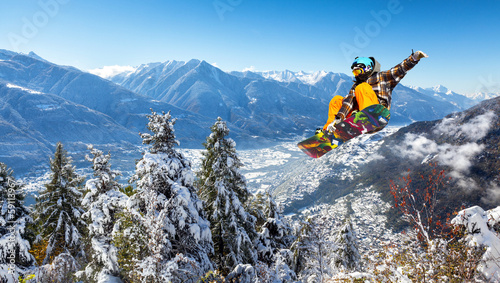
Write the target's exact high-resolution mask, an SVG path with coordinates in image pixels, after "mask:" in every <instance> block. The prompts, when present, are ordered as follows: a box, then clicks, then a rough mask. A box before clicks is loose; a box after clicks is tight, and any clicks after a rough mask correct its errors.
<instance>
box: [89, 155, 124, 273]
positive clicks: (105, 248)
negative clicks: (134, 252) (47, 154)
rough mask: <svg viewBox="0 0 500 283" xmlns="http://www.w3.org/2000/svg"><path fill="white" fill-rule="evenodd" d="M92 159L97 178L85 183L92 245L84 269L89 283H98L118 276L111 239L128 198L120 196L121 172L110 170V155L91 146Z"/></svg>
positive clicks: (90, 158)
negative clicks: (92, 282)
mask: <svg viewBox="0 0 500 283" xmlns="http://www.w3.org/2000/svg"><path fill="white" fill-rule="evenodd" d="M89 150H90V151H91V154H92V155H93V157H89V156H86V159H87V160H88V161H90V162H92V169H93V170H94V178H93V179H90V180H88V181H87V182H86V185H85V189H86V191H87V193H86V194H85V197H84V198H83V201H82V205H83V206H84V207H85V210H86V212H85V213H84V214H83V218H84V219H88V221H89V225H88V237H87V238H88V242H90V243H89V244H90V253H89V255H88V256H89V257H90V262H89V263H88V264H87V266H86V268H85V275H86V277H87V278H88V279H90V280H92V281H96V280H97V279H98V278H99V276H101V277H103V276H104V275H114V276H116V275H119V268H118V262H117V250H116V247H115V246H114V245H113V243H112V240H113V238H112V235H113V234H114V233H115V232H116V228H117V227H115V222H116V219H117V214H118V213H119V212H120V211H121V208H122V207H124V206H125V204H126V201H127V199H128V197H127V196H126V195H125V194H123V193H122V192H120V184H119V183H118V181H117V180H116V178H117V177H118V176H119V175H120V173H119V172H118V171H114V170H111V167H110V164H109V159H110V158H111V155H110V154H107V155H104V154H103V152H102V151H100V150H97V149H94V148H93V147H92V146H89Z"/></svg>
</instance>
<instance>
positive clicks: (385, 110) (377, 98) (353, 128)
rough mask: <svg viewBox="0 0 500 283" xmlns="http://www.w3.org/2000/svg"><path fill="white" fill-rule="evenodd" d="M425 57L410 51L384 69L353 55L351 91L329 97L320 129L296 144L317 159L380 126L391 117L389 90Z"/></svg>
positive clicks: (373, 59) (420, 52) (370, 60)
mask: <svg viewBox="0 0 500 283" xmlns="http://www.w3.org/2000/svg"><path fill="white" fill-rule="evenodd" d="M424 57H428V56H427V54H425V53H424V52H422V51H417V52H412V54H411V55H410V56H409V57H408V58H406V59H405V60H403V62H401V63H400V64H398V65H397V66H395V67H394V68H392V69H390V70H388V71H384V72H381V71H380V64H379V63H378V62H377V60H375V58H373V57H356V58H355V59H354V62H353V63H352V65H351V69H352V73H353V74H354V77H355V81H354V84H353V86H352V87H351V90H350V91H349V93H348V94H347V96H346V97H342V96H340V95H337V96H335V97H333V98H332V100H331V101H330V105H329V110H328V121H327V122H326V124H325V125H324V126H323V129H317V130H316V133H315V135H314V136H312V137H310V138H307V139H305V140H303V141H301V142H299V143H298V144H297V146H298V147H299V148H300V149H301V150H302V151H303V152H304V153H306V154H307V155H309V156H310V157H313V158H318V157H321V156H323V155H324V154H325V153H327V152H329V151H330V150H332V149H334V148H336V147H338V146H340V145H342V144H343V143H345V142H346V141H348V140H350V139H352V138H354V137H357V136H359V135H361V134H364V133H374V132H377V131H380V130H381V129H383V128H384V127H385V126H386V125H387V123H389V119H390V116H391V113H390V111H389V110H390V109H391V96H392V90H393V89H394V88H395V87H396V85H397V84H398V83H399V81H401V79H402V78H403V77H404V76H405V75H406V73H407V72H408V71H409V70H411V69H412V68H413V67H415V65H416V64H417V63H418V62H419V61H420V59H422V58H424Z"/></svg>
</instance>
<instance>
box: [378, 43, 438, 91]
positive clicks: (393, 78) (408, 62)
mask: <svg viewBox="0 0 500 283" xmlns="http://www.w3.org/2000/svg"><path fill="white" fill-rule="evenodd" d="M426 57H429V56H427V54H425V53H424V52H422V51H417V52H413V53H412V54H411V55H410V56H409V57H408V58H406V59H405V60H403V62H401V63H399V64H398V65H396V66H394V67H393V68H391V69H390V70H388V71H384V72H380V73H379V76H381V77H382V78H383V79H384V80H386V81H388V82H389V83H390V85H391V89H393V88H395V87H396V85H397V84H398V83H399V81H400V80H401V79H402V78H404V76H405V75H406V73H407V72H408V71H409V70H411V69H412V68H413V67H415V65H417V63H418V62H419V61H420V59H422V58H426Z"/></svg>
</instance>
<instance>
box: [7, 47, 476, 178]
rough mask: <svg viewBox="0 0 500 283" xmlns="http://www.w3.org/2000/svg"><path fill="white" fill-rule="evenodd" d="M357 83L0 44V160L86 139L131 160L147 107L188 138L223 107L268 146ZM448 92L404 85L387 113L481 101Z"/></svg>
mask: <svg viewBox="0 0 500 283" xmlns="http://www.w3.org/2000/svg"><path fill="white" fill-rule="evenodd" d="M351 85H352V78H351V77H350V76H347V75H345V74H337V73H331V72H316V73H304V72H292V71H284V72H278V71H273V72H250V71H247V72H230V73H228V72H224V71H222V70H220V69H219V68H217V67H214V66H212V65H210V64H208V63H207V62H205V61H200V60H190V61H188V62H180V61H167V62H163V63H149V64H144V65H141V66H139V67H137V68H129V69H128V70H127V71H126V72H121V73H118V74H115V75H113V76H111V77H109V78H107V79H103V78H101V77H99V76H96V75H93V74H90V73H87V72H83V71H81V70H78V69H76V68H74V67H71V66H60V65H57V64H53V63H51V62H48V61H46V60H44V59H42V58H41V57H39V56H38V55H36V54H35V53H29V54H21V53H16V52H12V51H8V50H0V100H1V109H0V123H1V124H0V135H1V136H2V141H1V142H0V151H1V152H2V155H1V156H2V157H1V158H0V161H1V162H5V163H7V164H8V165H9V166H10V167H13V168H14V169H15V170H16V172H25V171H27V170H29V169H30V168H32V167H33V166H37V165H39V164H40V162H42V161H44V160H48V156H50V154H51V152H52V151H53V148H54V145H55V143H56V142H57V141H62V142H63V143H69V144H70V146H69V148H68V149H69V150H70V151H74V152H82V150H83V149H84V148H85V144H87V143H93V144H98V145H102V146H103V147H107V148H111V149H112V148H117V147H118V145H119V146H120V148H121V149H122V150H120V151H121V152H130V157H128V159H126V160H128V161H127V162H129V161H130V159H133V157H132V156H134V154H135V155H138V154H139V153H138V152H139V151H138V149H137V148H138V147H139V146H140V139H139V135H138V133H139V132H144V131H147V129H146V122H147V119H146V117H145V115H147V114H149V113H150V109H151V108H152V109H153V110H155V111H157V112H161V111H171V112H172V116H173V117H175V118H178V120H177V123H176V126H175V129H176V135H177V138H178V139H179V140H180V142H181V144H182V146H183V147H201V144H202V143H203V142H204V141H205V138H206V136H208V135H209V134H210V130H209V128H210V126H211V125H212V124H213V123H214V121H215V119H216V118H217V117H222V118H223V119H224V120H225V121H227V122H228V126H229V128H230V129H231V137H232V138H234V139H235V140H236V141H237V143H238V145H240V146H247V147H248V146H250V147H260V146H265V145H266V144H267V143H269V142H274V141H278V140H285V139H289V138H292V137H294V136H297V135H304V134H309V133H311V132H312V131H314V129H315V128H317V127H320V126H322V125H323V124H324V122H325V120H326V118H327V117H326V116H327V109H328V106H327V105H328V102H329V100H330V99H331V97H332V96H333V95H336V94H339V95H345V94H346V93H347V92H348V91H349V89H350V87H351ZM447 93H448V92H446V93H444V94H443V93H442V92H441V90H439V91H437V92H432V91H428V90H422V89H418V88H409V87H405V86H403V85H399V86H398V87H397V88H396V90H395V91H394V99H393V108H392V111H391V113H392V119H391V123H393V125H405V124H410V123H412V122H415V121H426V120H436V119H440V118H442V117H444V116H445V115H447V114H449V113H453V112H457V111H462V110H464V109H466V108H468V107H469V106H470V105H474V104H475V103H477V101H476V100H472V99H470V98H467V97H465V96H462V95H460V94H455V93H453V95H448V94H447ZM436 94H437V95H436ZM23 145H25V146H24V147H22V146H23ZM123 146H125V147H123ZM82 154H83V153H82ZM118 162H121V161H118ZM123 162H125V160H124V161H123ZM132 163H133V162H132ZM132 166H133V165H132Z"/></svg>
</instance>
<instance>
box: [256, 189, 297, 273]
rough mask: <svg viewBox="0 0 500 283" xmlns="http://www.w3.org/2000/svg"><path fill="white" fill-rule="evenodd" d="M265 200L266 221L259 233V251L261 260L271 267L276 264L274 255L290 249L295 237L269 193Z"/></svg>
mask: <svg viewBox="0 0 500 283" xmlns="http://www.w3.org/2000/svg"><path fill="white" fill-rule="evenodd" d="M265 198H266V203H265V206H264V209H263V213H264V217H265V219H266V220H265V222H264V224H263V225H262V227H261V231H260V232H259V246H258V249H257V251H258V254H259V260H260V261H262V262H265V263H266V264H268V265H269V266H270V265H271V264H272V263H273V262H274V255H275V254H276V253H277V252H279V251H280V250H282V249H289V248H290V246H291V245H292V243H293V241H294V240H295V237H294V236H293V234H292V233H293V231H292V228H291V227H290V225H288V221H287V220H286V219H285V218H284V217H283V216H282V214H281V209H280V208H279V207H278V205H277V204H276V202H275V201H274V199H273V198H272V196H271V194H270V193H269V192H266V194H265ZM290 260H291V259H290ZM290 263H291V262H290Z"/></svg>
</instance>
